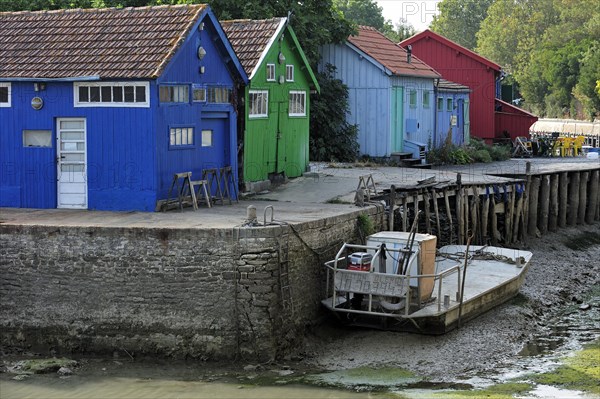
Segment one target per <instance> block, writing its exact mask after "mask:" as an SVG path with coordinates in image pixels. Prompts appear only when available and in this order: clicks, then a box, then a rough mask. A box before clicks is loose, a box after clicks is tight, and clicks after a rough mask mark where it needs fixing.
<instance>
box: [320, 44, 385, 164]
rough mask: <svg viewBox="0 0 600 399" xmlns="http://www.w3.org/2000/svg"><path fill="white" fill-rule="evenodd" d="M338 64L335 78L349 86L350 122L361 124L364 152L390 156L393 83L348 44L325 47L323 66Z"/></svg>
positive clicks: (361, 139)
mask: <svg viewBox="0 0 600 399" xmlns="http://www.w3.org/2000/svg"><path fill="white" fill-rule="evenodd" d="M328 63H329V64H332V65H335V66H336V68H337V70H336V75H335V77H336V78H338V79H341V80H342V81H343V82H344V83H345V84H346V85H347V86H348V89H349V90H348V94H349V103H350V112H349V114H348V116H347V120H348V122H349V123H350V124H357V125H358V143H359V145H360V153H361V154H368V155H371V156H375V157H384V156H389V154H390V153H391V152H392V149H391V144H392V143H391V138H390V135H391V116H390V109H391V96H392V92H391V84H390V81H389V77H388V76H387V75H386V74H385V73H384V72H383V70H381V69H379V68H377V67H376V66H375V65H373V64H372V63H371V62H369V61H368V60H367V59H365V58H360V57H359V55H358V54H357V53H356V52H355V51H353V50H351V49H350V48H349V47H347V46H344V45H333V44H330V45H326V46H323V47H321V65H320V68H323V66H324V65H326V64H328Z"/></svg>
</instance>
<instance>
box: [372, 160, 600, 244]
mask: <svg viewBox="0 0 600 399" xmlns="http://www.w3.org/2000/svg"><path fill="white" fill-rule="evenodd" d="M468 172H469V171H468V170H467V173H459V172H449V171H447V170H444V171H441V170H427V171H423V172H420V173H422V174H421V175H419V177H414V178H413V179H402V180H403V181H402V182H401V183H395V184H390V188H389V189H385V190H383V192H382V193H380V194H379V195H377V196H371V199H372V200H373V199H375V200H384V201H385V203H386V209H387V211H388V212H387V217H388V225H387V228H388V230H390V231H409V229H410V227H411V221H412V220H413V219H414V217H415V215H416V216H417V217H418V225H417V226H418V227H417V229H418V232H420V233H427V234H433V235H436V236H437V237H438V240H439V242H438V243H439V244H440V245H449V244H458V245H464V244H465V243H466V241H467V237H469V236H471V235H473V243H474V244H477V245H501V246H511V245H514V244H517V243H525V242H526V241H527V239H528V237H534V236H538V235H543V234H547V233H548V232H549V231H550V232H553V231H556V230H557V229H558V228H561V227H566V226H573V225H576V224H590V223H593V222H594V221H595V220H599V219H600V197H599V194H600V193H599V187H598V185H599V175H600V163H596V162H589V163H588V162H574V163H558V164H553V163H548V164H535V168H532V164H531V163H530V162H527V164H526V168H525V169H524V170H523V168H522V167H520V166H518V165H517V164H515V167H514V168H510V167H508V168H504V169H503V170H490V171H487V172H484V173H468Z"/></svg>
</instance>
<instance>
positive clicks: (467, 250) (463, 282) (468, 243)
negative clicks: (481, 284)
mask: <svg viewBox="0 0 600 399" xmlns="http://www.w3.org/2000/svg"><path fill="white" fill-rule="evenodd" d="M473 237H474V234H472V233H471V235H470V236H469V238H467V248H466V249H465V268H464V270H463V276H462V281H461V284H460V302H459V303H458V325H457V328H460V321H461V320H460V319H461V317H462V308H463V299H464V297H465V280H466V279H467V263H468V261H469V247H470V246H471V240H472V239H473Z"/></svg>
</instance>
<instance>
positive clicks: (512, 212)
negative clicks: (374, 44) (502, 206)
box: [506, 185, 517, 244]
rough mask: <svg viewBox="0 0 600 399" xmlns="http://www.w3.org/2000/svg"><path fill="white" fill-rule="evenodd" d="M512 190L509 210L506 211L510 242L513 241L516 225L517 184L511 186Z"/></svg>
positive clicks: (508, 241) (507, 241)
mask: <svg viewBox="0 0 600 399" xmlns="http://www.w3.org/2000/svg"><path fill="white" fill-rule="evenodd" d="M511 188H512V189H511V191H510V196H509V200H508V201H509V202H508V211H507V213H506V215H507V216H508V217H507V221H508V222H507V223H506V243H507V244H510V243H512V242H513V230H514V228H515V227H514V226H515V196H516V193H515V191H517V190H516V188H515V186H514V185H513V186H511Z"/></svg>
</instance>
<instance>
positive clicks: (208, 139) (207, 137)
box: [202, 130, 213, 147]
mask: <svg viewBox="0 0 600 399" xmlns="http://www.w3.org/2000/svg"><path fill="white" fill-rule="evenodd" d="M212 145H213V131H212V130H203V131H202V147H212Z"/></svg>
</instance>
